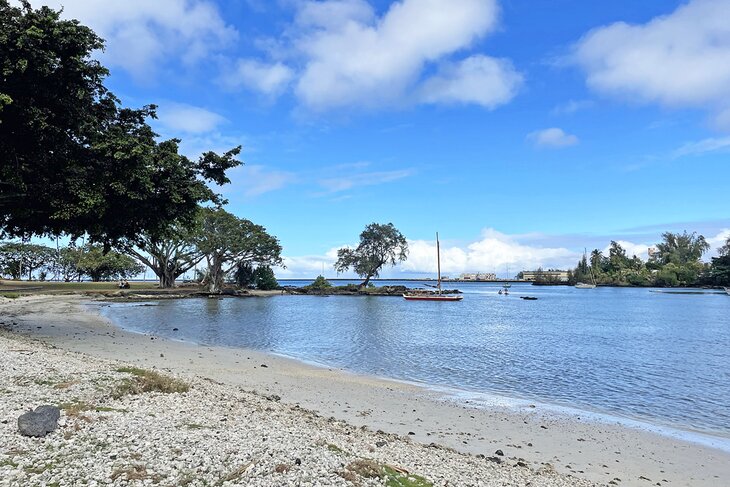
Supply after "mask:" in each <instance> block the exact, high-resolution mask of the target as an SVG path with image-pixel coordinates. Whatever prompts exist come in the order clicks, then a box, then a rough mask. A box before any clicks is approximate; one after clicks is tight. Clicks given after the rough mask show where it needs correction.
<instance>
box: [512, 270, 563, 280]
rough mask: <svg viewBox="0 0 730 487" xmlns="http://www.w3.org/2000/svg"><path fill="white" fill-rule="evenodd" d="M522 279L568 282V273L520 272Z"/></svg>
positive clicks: (552, 271)
mask: <svg viewBox="0 0 730 487" xmlns="http://www.w3.org/2000/svg"><path fill="white" fill-rule="evenodd" d="M522 279H523V280H525V281H537V280H539V279H542V280H545V281H557V282H568V271H554V270H551V271H543V270H537V271H522Z"/></svg>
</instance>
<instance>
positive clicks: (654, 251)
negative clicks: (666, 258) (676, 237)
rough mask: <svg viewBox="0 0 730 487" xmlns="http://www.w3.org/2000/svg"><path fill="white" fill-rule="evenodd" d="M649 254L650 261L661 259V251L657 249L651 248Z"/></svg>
mask: <svg viewBox="0 0 730 487" xmlns="http://www.w3.org/2000/svg"><path fill="white" fill-rule="evenodd" d="M647 253H648V254H649V260H657V259H658V258H659V249H657V248H656V247H649V249H648V250H647Z"/></svg>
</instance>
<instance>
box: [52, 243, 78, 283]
mask: <svg viewBox="0 0 730 487" xmlns="http://www.w3.org/2000/svg"><path fill="white" fill-rule="evenodd" d="M83 253H84V250H83V249H81V248H78V247H76V246H74V245H69V246H68V247H64V248H62V249H61V250H60V251H59V255H58V259H57V260H56V266H55V268H56V271H57V272H58V273H59V275H60V276H61V278H62V279H63V280H64V281H65V282H71V281H76V280H79V281H80V280H81V276H82V275H81V272H80V271H79V260H80V259H81V255H82V254H83Z"/></svg>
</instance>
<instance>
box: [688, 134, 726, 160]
mask: <svg viewBox="0 0 730 487" xmlns="http://www.w3.org/2000/svg"><path fill="white" fill-rule="evenodd" d="M719 151H730V137H720V138H709V139H703V140H700V141H698V142H688V143H686V144H684V145H683V146H682V147H680V148H679V149H677V150H675V151H674V157H682V156H692V155H700V154H705V153H708V152H719Z"/></svg>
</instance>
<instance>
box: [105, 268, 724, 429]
mask: <svg viewBox="0 0 730 487" xmlns="http://www.w3.org/2000/svg"><path fill="white" fill-rule="evenodd" d="M281 284H284V285H286V284H295V285H303V284H307V282H302V281H297V282H286V281H281ZM386 284H388V285H392V284H407V285H409V286H413V285H414V283H413V282H409V283H399V282H397V281H392V282H380V283H378V285H386ZM421 285H423V284H421ZM447 287H449V288H459V289H460V290H461V291H463V293H464V299H463V301H461V302H432V301H421V302H418V301H405V300H404V299H402V298H399V297H353V296H330V297H319V296H292V295H286V296H273V297H270V298H256V299H234V298H227V299H186V300H167V301H164V300H163V301H158V302H155V303H153V305H152V306H150V305H142V304H140V303H112V304H110V305H109V306H105V307H103V308H102V312H103V314H104V315H106V316H107V317H108V318H110V319H111V320H112V321H113V322H115V323H116V324H117V325H118V326H120V327H122V328H124V329H126V330H129V331H134V332H139V333H151V334H155V335H159V336H164V337H169V338H173V339H177V340H184V341H189V342H193V343H197V344H201V345H219V346H226V347H241V348H252V349H257V350H262V351H268V352H273V353H277V354H282V355H286V356H289V357H293V358H298V359H301V360H304V361H308V362H314V363H317V364H321V365H325V366H332V367H339V368H344V369H347V370H350V371H353V372H357V373H363V374H372V375H377V376H382V377H388V378H393V379H398V380H405V381H410V382H416V383H419V384H423V385H426V386H431V387H436V388H447V389H453V390H455V391H461V392H462V393H463V395H464V396H465V397H466V396H469V395H470V394H473V395H483V396H484V397H488V396H489V395H497V396H500V397H509V398H516V399H520V400H530V401H536V402H541V403H544V404H550V405H555V406H558V407H567V408H571V409H578V410H583V411H589V412H594V413H599V414H601V415H609V416H612V417H620V418H627V419H631V420H638V421H640V422H646V423H647V424H652V425H658V426H660V427H664V426H666V427H670V428H677V429H679V430H683V431H691V432H700V433H703V434H706V435H710V436H712V437H716V438H722V439H730V296H727V295H725V294H721V293H719V292H712V291H708V292H706V293H698V292H699V290H685V291H688V292H690V293H688V294H675V293H674V292H672V293H668V292H661V291H662V290H650V289H639V288H597V289H591V290H582V289H575V288H573V287H567V286H549V287H541V286H531V285H528V284H514V285H512V288H511V289H510V294H509V295H508V296H505V295H499V294H498V290H499V289H501V287H500V286H499V285H498V284H496V283H448V285H447ZM673 291H677V290H673ZM520 296H534V297H537V298H538V299H537V300H532V301H528V300H523V299H520ZM173 328H177V329H178V331H173ZM472 397H475V396H472Z"/></svg>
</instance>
